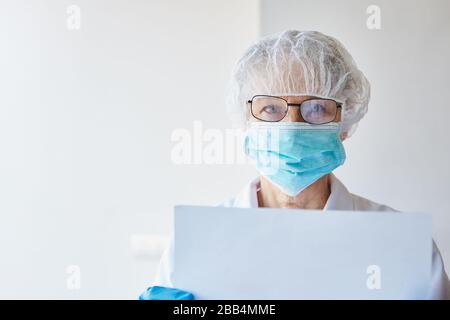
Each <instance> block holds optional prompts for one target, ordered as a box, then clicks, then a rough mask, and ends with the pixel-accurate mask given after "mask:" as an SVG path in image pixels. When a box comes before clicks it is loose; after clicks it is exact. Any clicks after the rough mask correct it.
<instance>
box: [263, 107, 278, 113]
mask: <svg viewBox="0 0 450 320" xmlns="http://www.w3.org/2000/svg"><path fill="white" fill-rule="evenodd" d="M262 111H263V112H266V113H277V112H278V108H277V107H275V106H273V105H268V106H265V107H264V108H263V110H262Z"/></svg>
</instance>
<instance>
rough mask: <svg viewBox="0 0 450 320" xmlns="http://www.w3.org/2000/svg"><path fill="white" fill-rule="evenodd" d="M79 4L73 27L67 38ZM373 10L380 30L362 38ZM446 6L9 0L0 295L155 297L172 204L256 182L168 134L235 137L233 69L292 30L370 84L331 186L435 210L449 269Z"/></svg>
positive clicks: (2, 93) (0, 116)
mask: <svg viewBox="0 0 450 320" xmlns="http://www.w3.org/2000/svg"><path fill="white" fill-rule="evenodd" d="M72 4H75V5H78V6H79V7H80V9H81V29H80V30H72V31H70V30H68V29H67V27H66V20H67V18H68V14H67V13H66V9H67V7H68V6H69V5H72ZM369 4H378V5H379V6H380V7H381V17H382V22H381V26H382V29H381V30H368V29H367V27H366V19H367V17H368V15H367V14H366V8H367V7H368V5H369ZM449 12H450V4H449V3H448V1H446V0H442V1H438V0H435V1H395V3H392V1H384V0H383V1H377V3H372V2H367V1H360V0H358V1H357V0H353V1H323V0H322V1H314V2H313V1H261V3H260V1H257V0H251V1H237V0H232V1H207V0H196V1H181V0H179V1H125V0H116V1H106V0H96V1H92V0H91V1H88V0H84V1H81V0H78V1H57V0H53V1H52V0H47V1H44V0H41V1H25V0H14V1H13V0H0V155H1V156H0V199H1V200H0V215H1V216H0V217H1V218H0V219H1V221H0V252H1V258H0V262H1V264H0V297H2V298H8V297H9V298H14V297H22V298H29V297H40V298H49V297H59V298H102V297H104V298H135V297H136V296H137V295H138V294H139V292H140V291H141V290H143V289H144V288H145V286H146V285H149V284H150V283H151V280H152V278H153V276H154V273H155V270H156V265H157V261H158V258H159V254H160V250H161V243H164V241H165V239H166V238H167V236H168V235H169V232H170V230H171V223H172V216H171V215H172V207H173V205H175V204H205V205H213V204H216V203H218V202H220V201H222V200H224V199H226V198H229V197H231V196H233V195H234V194H235V193H237V192H238V191H239V190H240V189H241V188H242V187H243V185H244V184H245V183H246V182H247V181H248V180H249V179H250V178H251V177H252V176H253V175H254V174H255V172H254V170H253V169H252V168H250V167H248V166H242V165H234V166H233V165H201V164H199V165H189V166H183V165H181V166H179V165H175V164H173V163H172V162H171V149H172V148H173V146H174V142H173V141H171V135H172V133H173V132H174V130H177V129H180V128H185V129H187V130H189V131H190V132H192V130H193V122H194V121H195V120H202V125H203V127H204V129H207V128H218V129H221V130H222V129H225V128H228V127H229V126H230V123H229V122H228V119H227V116H226V112H225V103H224V98H225V89H226V85H227V81H228V78H229V75H230V71H231V68H232V65H233V63H234V62H235V61H236V60H237V59H238V57H239V56H240V55H241V54H242V52H243V50H244V49H245V48H246V47H247V46H248V45H249V44H250V43H251V42H252V41H254V40H255V39H256V38H257V37H258V35H259V34H268V33H272V32H276V31H281V30H283V29H287V28H297V29H316V30H319V31H322V32H324V33H328V34H330V35H333V36H336V37H337V38H338V39H339V40H341V41H342V42H343V43H344V45H346V47H347V48H348V49H349V51H350V52H351V53H352V55H353V56H354V58H355V60H356V61H357V62H358V64H359V66H360V67H361V69H362V70H363V71H364V72H365V73H366V75H367V77H368V78H369V80H370V81H371V83H372V97H373V98H372V101H371V103H370V106H369V113H368V115H367V116H366V118H364V119H363V120H362V122H361V125H360V127H359V128H358V130H357V131H356V133H355V135H354V136H353V137H352V138H350V139H349V140H348V141H346V143H345V145H346V148H347V154H348V160H347V162H346V163H345V165H344V167H342V168H340V169H338V170H337V175H338V176H339V177H340V178H341V179H342V180H343V182H344V183H345V184H346V185H347V186H348V188H349V189H350V191H352V192H354V193H357V194H360V195H362V196H365V197H368V198H370V199H372V200H375V201H378V202H381V203H386V204H388V205H390V206H392V207H394V208H396V209H399V210H404V211H426V212H431V213H433V217H434V235H435V239H436V240H437V243H438V245H439V246H440V248H441V250H442V253H443V255H444V257H445V260H446V262H447V265H449V264H450V233H449V231H450V218H449V214H450V202H449V200H448V194H449V191H450V182H449V181H450V169H449V167H448V166H449V163H450V152H449V147H450V144H449V142H448V136H449V135H448V132H447V130H446V129H447V123H448V120H447V118H446V117H448V116H450V112H449V111H448V102H447V99H446V93H447V92H448V88H449V87H450V80H449V78H448V74H449V72H450V63H449V62H448V57H449V56H450V34H449V33H450V28H449V22H448V21H449V20H450V19H449ZM142 234H147V235H151V237H150V238H144V240H145V239H146V240H145V241H144V242H145V243H144V246H143V247H142V246H141V247H139V239H142V238H139V235H142ZM136 239H137V240H136ZM152 241H153V245H152ZM148 242H150V244H149V243H148ZM133 243H134V244H135V245H134V246H133ZM136 243H138V245H137V247H136ZM69 265H77V266H79V267H80V270H81V288H80V289H79V290H68V289H67V286H66V282H67V280H68V279H70V275H68V274H67V273H66V268H67V266H69Z"/></svg>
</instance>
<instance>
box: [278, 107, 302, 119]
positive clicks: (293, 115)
mask: <svg viewBox="0 0 450 320" xmlns="http://www.w3.org/2000/svg"><path fill="white" fill-rule="evenodd" d="M283 120H284V121H286V122H304V121H305V120H303V118H302V116H301V114H300V108H299V107H298V106H290V107H289V110H288V113H287V114H286V117H285V118H284V119H283Z"/></svg>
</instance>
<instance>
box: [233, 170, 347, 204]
mask: <svg viewBox="0 0 450 320" xmlns="http://www.w3.org/2000/svg"><path fill="white" fill-rule="evenodd" d="M259 188H260V179H259V177H258V178H255V179H254V180H252V181H250V182H249V183H248V184H247V185H246V186H245V188H244V189H243V190H242V191H241V192H240V193H239V194H238V195H237V197H236V198H235V199H234V206H235V207H240V208H257V207H258V196H257V192H258V190H259ZM330 189H331V193H330V196H329V198H328V200H327V203H326V204H325V207H324V208H323V210H324V211H325V210H354V205H353V198H352V196H351V194H350V192H348V190H347V188H346V187H345V186H344V185H343V184H342V182H341V181H339V179H338V178H336V176H335V175H334V174H330Z"/></svg>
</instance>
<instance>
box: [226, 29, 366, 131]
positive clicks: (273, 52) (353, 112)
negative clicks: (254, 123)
mask: <svg viewBox="0 0 450 320" xmlns="http://www.w3.org/2000/svg"><path fill="white" fill-rule="evenodd" d="M257 94H267V95H280V96H302V95H310V96H318V97H322V98H331V99H334V100H337V101H339V102H341V103H342V104H343V109H342V117H341V119H342V125H341V128H342V129H341V134H342V135H343V136H344V137H348V136H350V135H351V134H352V133H353V132H354V130H355V129H356V126H357V123H358V121H359V120H360V119H361V118H362V117H363V116H364V114H365V113H366V112H367V105H368V103H369V99H370V84H369V82H368V81H367V79H366V77H365V76H364V74H363V73H362V72H361V71H360V70H359V69H358V67H357V66H356V63H355V61H354V60H353V58H352V57H351V55H350V54H349V53H348V51H347V50H346V49H345V48H344V46H343V45H342V44H341V43H340V42H339V41H338V40H336V39H334V38H332V37H330V36H327V35H324V34H322V33H320V32H316V31H295V30H290V31H284V32H282V33H279V34H275V35H271V36H267V37H265V38H262V39H261V40H259V41H258V42H256V43H255V44H253V45H252V46H251V47H250V48H249V49H247V51H246V52H245V53H244V55H243V56H242V57H241V59H240V60H239V61H238V62H237V64H236V66H235V67H234V70H233V72H232V78H231V82H230V86H229V92H228V97H227V100H228V101H227V106H228V111H229V112H230V113H231V116H232V119H234V120H240V121H245V119H246V117H247V115H248V110H247V107H246V102H247V101H248V100H250V99H251V98H252V97H253V96H254V95H257Z"/></svg>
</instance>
